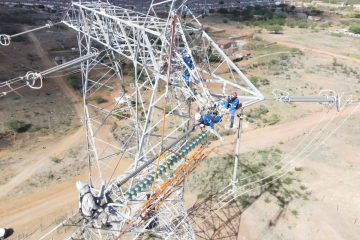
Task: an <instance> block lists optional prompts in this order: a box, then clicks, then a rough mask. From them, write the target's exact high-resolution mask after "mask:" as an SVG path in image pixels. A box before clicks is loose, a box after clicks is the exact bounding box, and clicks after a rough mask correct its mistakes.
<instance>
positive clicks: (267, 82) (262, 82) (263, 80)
mask: <svg viewBox="0 0 360 240" xmlns="http://www.w3.org/2000/svg"><path fill="white" fill-rule="evenodd" d="M260 82H261V84H262V85H264V86H266V85H270V81H269V80H268V79H266V78H263V79H261V80H260Z"/></svg>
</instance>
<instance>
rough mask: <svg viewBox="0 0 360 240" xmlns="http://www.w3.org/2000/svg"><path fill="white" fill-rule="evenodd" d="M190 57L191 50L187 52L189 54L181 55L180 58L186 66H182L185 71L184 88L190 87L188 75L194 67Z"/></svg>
mask: <svg viewBox="0 0 360 240" xmlns="http://www.w3.org/2000/svg"><path fill="white" fill-rule="evenodd" d="M191 55H192V54H191V50H189V52H188V53H187V54H183V56H182V59H183V60H184V62H185V64H186V66H184V68H185V70H184V73H183V79H184V82H185V84H186V86H190V76H191V75H190V71H189V69H191V70H194V69H195V65H194V62H193V59H192V57H191Z"/></svg>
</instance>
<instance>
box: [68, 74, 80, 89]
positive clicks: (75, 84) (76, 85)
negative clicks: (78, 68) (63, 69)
mask: <svg viewBox="0 0 360 240" xmlns="http://www.w3.org/2000/svg"><path fill="white" fill-rule="evenodd" d="M67 81H68V83H69V84H70V86H71V87H72V88H73V89H75V90H81V89H82V82H81V79H79V78H78V77H77V76H75V75H72V76H70V77H69V78H68V79H67Z"/></svg>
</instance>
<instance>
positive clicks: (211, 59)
mask: <svg viewBox="0 0 360 240" xmlns="http://www.w3.org/2000/svg"><path fill="white" fill-rule="evenodd" d="M209 62H221V57H220V56H218V55H216V54H211V55H209Z"/></svg>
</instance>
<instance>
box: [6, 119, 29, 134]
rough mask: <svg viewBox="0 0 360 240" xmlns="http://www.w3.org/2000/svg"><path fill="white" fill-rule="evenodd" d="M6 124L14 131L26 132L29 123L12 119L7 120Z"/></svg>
mask: <svg viewBox="0 0 360 240" xmlns="http://www.w3.org/2000/svg"><path fill="white" fill-rule="evenodd" d="M5 126H6V127H7V128H8V129H9V130H11V131H13V132H25V131H26V130H27V126H29V124H27V123H25V122H23V121H19V120H10V121H7V122H5Z"/></svg>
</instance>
